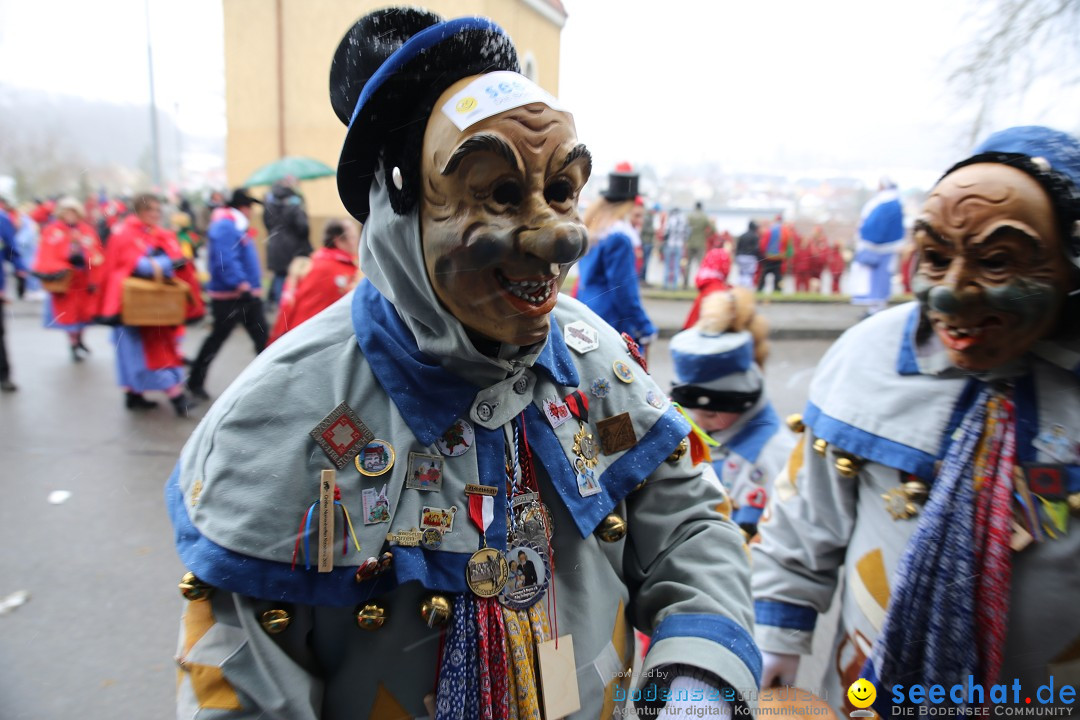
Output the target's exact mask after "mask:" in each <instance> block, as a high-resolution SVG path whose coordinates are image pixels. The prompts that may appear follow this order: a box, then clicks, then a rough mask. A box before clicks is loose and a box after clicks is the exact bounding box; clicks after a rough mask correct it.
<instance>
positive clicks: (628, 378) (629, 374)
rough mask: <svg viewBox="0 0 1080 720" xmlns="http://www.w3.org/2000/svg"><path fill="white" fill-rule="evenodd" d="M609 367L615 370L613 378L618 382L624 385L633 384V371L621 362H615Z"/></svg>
mask: <svg viewBox="0 0 1080 720" xmlns="http://www.w3.org/2000/svg"><path fill="white" fill-rule="evenodd" d="M611 367H612V369H614V370H615V377H617V378H619V380H621V381H623V382H624V383H632V382H634V371H633V370H631V369H630V366H629V365H627V364H626V363H624V362H623V361H622V360H616V361H615V363H614V364H613V365H612V366H611Z"/></svg>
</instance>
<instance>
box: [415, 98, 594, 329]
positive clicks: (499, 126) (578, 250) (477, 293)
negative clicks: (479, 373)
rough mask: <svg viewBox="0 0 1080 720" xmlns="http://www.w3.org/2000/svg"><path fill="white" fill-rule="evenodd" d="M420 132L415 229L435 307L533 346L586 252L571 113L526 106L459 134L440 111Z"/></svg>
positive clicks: (579, 153)
mask: <svg viewBox="0 0 1080 720" xmlns="http://www.w3.org/2000/svg"><path fill="white" fill-rule="evenodd" d="M473 79H475V78H465V79H463V80H460V81H458V82H457V83H455V84H454V85H451V86H450V87H449V88H448V89H447V90H446V91H445V92H444V93H443V94H442V96H441V97H440V98H439V100H438V101H437V102H436V103H435V109H434V110H433V111H432V114H431V117H430V119H429V120H428V125H427V129H426V131H425V133H424V145H423V151H422V155H421V157H422V166H421V177H422V183H423V187H422V189H421V199H420V229H421V234H422V238H423V248H424V264H425V266H426V268H427V274H428V279H429V280H430V281H431V285H432V287H433V288H434V290H435V294H436V296H438V298H439V300H440V301H441V302H442V304H443V305H444V306H445V307H446V308H447V310H449V311H450V312H451V313H452V314H453V315H454V317H456V318H457V319H458V320H459V321H460V322H461V323H462V324H463V325H464V326H465V327H467V328H469V329H470V330H472V331H473V332H476V333H478V334H480V335H482V336H483V337H485V338H489V339H492V340H496V341H499V342H503V343H510V344H512V345H519V346H525V345H531V344H534V343H537V342H540V341H542V340H543V339H544V338H546V337H547V333H548V327H549V318H548V314H549V313H550V312H551V310H552V309H553V308H554V307H555V301H556V299H557V296H558V292H559V288H560V287H561V285H562V282H563V280H564V279H565V278H566V272H567V270H568V269H569V268H570V266H571V265H572V264H573V263H574V262H576V261H577V260H578V259H579V258H581V256H582V255H584V254H585V250H586V248H587V243H586V232H585V227H584V225H583V224H582V222H581V218H580V217H579V215H578V210H577V201H578V194H579V193H580V192H581V189H582V187H583V186H584V185H585V182H586V181H587V180H588V179H589V173H590V172H591V169H592V165H591V159H590V156H589V153H588V151H587V150H586V149H585V146H584V145H581V144H579V143H578V141H577V134H576V132H575V130H574V123H573V120H572V119H571V117H570V115H569V114H567V113H565V112H561V111H558V110H553V109H551V108H550V107H548V106H547V105H544V104H542V103H532V104H528V105H524V106H521V107H517V108H514V109H511V110H507V111H505V112H502V113H500V114H498V115H495V116H493V117H489V118H487V119H485V120H481V121H480V122H477V123H476V124H474V125H471V126H469V127H468V128H466V129H465V130H463V131H462V130H458V128H457V126H455V125H454V124H453V122H451V120H450V119H449V118H448V117H447V116H446V115H445V114H444V113H443V111H442V110H441V108H442V106H443V104H444V103H446V102H447V100H448V99H449V98H451V97H452V96H453V95H454V94H455V93H456V92H458V90H460V89H462V88H463V87H465V86H466V85H468V83H469V82H471V81H472V80H473Z"/></svg>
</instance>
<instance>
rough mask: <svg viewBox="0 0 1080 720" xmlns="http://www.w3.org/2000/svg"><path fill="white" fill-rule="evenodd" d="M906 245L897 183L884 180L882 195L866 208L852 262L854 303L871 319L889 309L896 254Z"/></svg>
mask: <svg viewBox="0 0 1080 720" xmlns="http://www.w3.org/2000/svg"><path fill="white" fill-rule="evenodd" d="M903 244H904V208H903V206H901V204H900V191H899V190H897V187H896V183H894V182H893V181H892V180H890V179H889V178H882V179H881V182H880V183H879V184H878V192H877V194H876V195H874V197H872V198H871V199H870V201H869V202H867V203H866V205H864V206H863V209H862V214H861V217H860V219H859V233H858V238H857V239H856V241H855V257H854V258H853V259H852V262H851V271H850V275H851V277H850V283H851V302H852V303H853V304H855V305H862V306H865V307H866V315H865V316H864V317H869V316H871V315H873V314H874V313H876V312H880V311H882V310H884V309H885V307H886V306H887V305H888V303H889V298H890V297H891V296H892V280H893V273H895V271H896V270H895V264H896V263H895V259H896V253H897V252H898V251H899V250H900V247H901V246H902V245H903Z"/></svg>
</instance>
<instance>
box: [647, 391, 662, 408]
mask: <svg viewBox="0 0 1080 720" xmlns="http://www.w3.org/2000/svg"><path fill="white" fill-rule="evenodd" d="M645 402H647V403H649V404H650V405H652V406H653V407H654V408H656V409H657V410H660V409H662V408H663V407H664V398H662V397H660V393H658V392H656V391H655V390H650V391H649V392H647V393H645Z"/></svg>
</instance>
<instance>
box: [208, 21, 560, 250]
mask: <svg viewBox="0 0 1080 720" xmlns="http://www.w3.org/2000/svg"><path fill="white" fill-rule="evenodd" d="M422 2H423V5H424V6H425V7H427V8H428V9H430V10H432V11H433V12H436V13H438V14H440V15H442V16H443V17H445V18H448V19H449V18H454V17H462V16H467V15H480V16H484V17H490V18H492V19H493V20H494V21H495V22H497V23H498V24H499V25H501V26H502V27H503V28H504V29H505V30H506V31H507V32H508V33H509V34H510V37H511V38H512V39H513V40H514V44H515V45H516V46H517V50H518V56H519V57H520V59H521V64H522V70H523V72H524V73H525V74H526V75H528V76H529V77H531V78H532V79H533V80H535V81H536V82H537V83H538V84H539V85H541V86H542V87H544V88H545V89H546V90H548V91H549V92H551V93H552V94H555V95H558V90H559V87H558V85H559V38H560V33H561V31H562V27H563V24H564V23H565V21H566V12H565V10H564V8H563V6H562V3H561V2H559V0H422ZM389 4H392V3H390V2H378V1H373V0H348V1H347V0H223V2H222V5H223V8H224V14H225V78H226V82H225V99H226V120H227V123H228V134H227V138H226V174H227V177H228V182H229V185H230V187H232V186H236V185H239V184H241V183H243V182H244V180H245V179H246V178H247V177H249V176H250V175H251V173H252V172H253V171H255V170H256V169H257V168H259V167H260V166H262V165H265V164H266V163H269V162H273V161H274V160H277V159H278V158H280V157H282V156H285V155H306V156H310V157H313V158H317V159H318V160H321V161H323V162H324V163H326V164H327V165H329V166H330V167H337V159H338V154H339V152H340V150H341V145H342V142H343V141H344V138H345V130H346V128H345V126H344V125H342V124H341V122H340V121H339V120H338V119H337V116H336V115H334V111H333V110H332V109H331V107H330V98H329V77H330V62H331V60H332V58H333V55H334V51H335V50H336V49H337V45H338V42H339V41H340V40H341V38H342V37H343V36H344V34H345V32H346V31H347V30H348V29H349V27H351V26H352V24H353V23H354V22H355V21H356V19H357V18H359V17H360V16H362V15H364V14H366V13H368V12H370V11H372V10H375V9H377V8H380V7H385V6H387V5H389ZM266 190H267V188H265V187H261V188H254V194H255V195H256V196H257V197H261V195H262V193H264V192H265V191H266ZM301 192H302V193H303V194H304V196H305V198H306V199H307V203H308V213H309V215H310V216H311V220H312V223H311V224H312V242H313V244H314V245H316V247H317V246H318V244H319V239H320V237H321V229H322V225H323V223H324V222H325V221H326V220H327V219H329V218H333V217H347V216H348V213H346V212H345V208H344V207H343V206H342V204H341V201H340V200H339V199H338V195H337V185H336V183H335V180H334V178H332V177H331V178H322V179H319V180H308V181H304V182H303V183H302V186H301Z"/></svg>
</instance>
